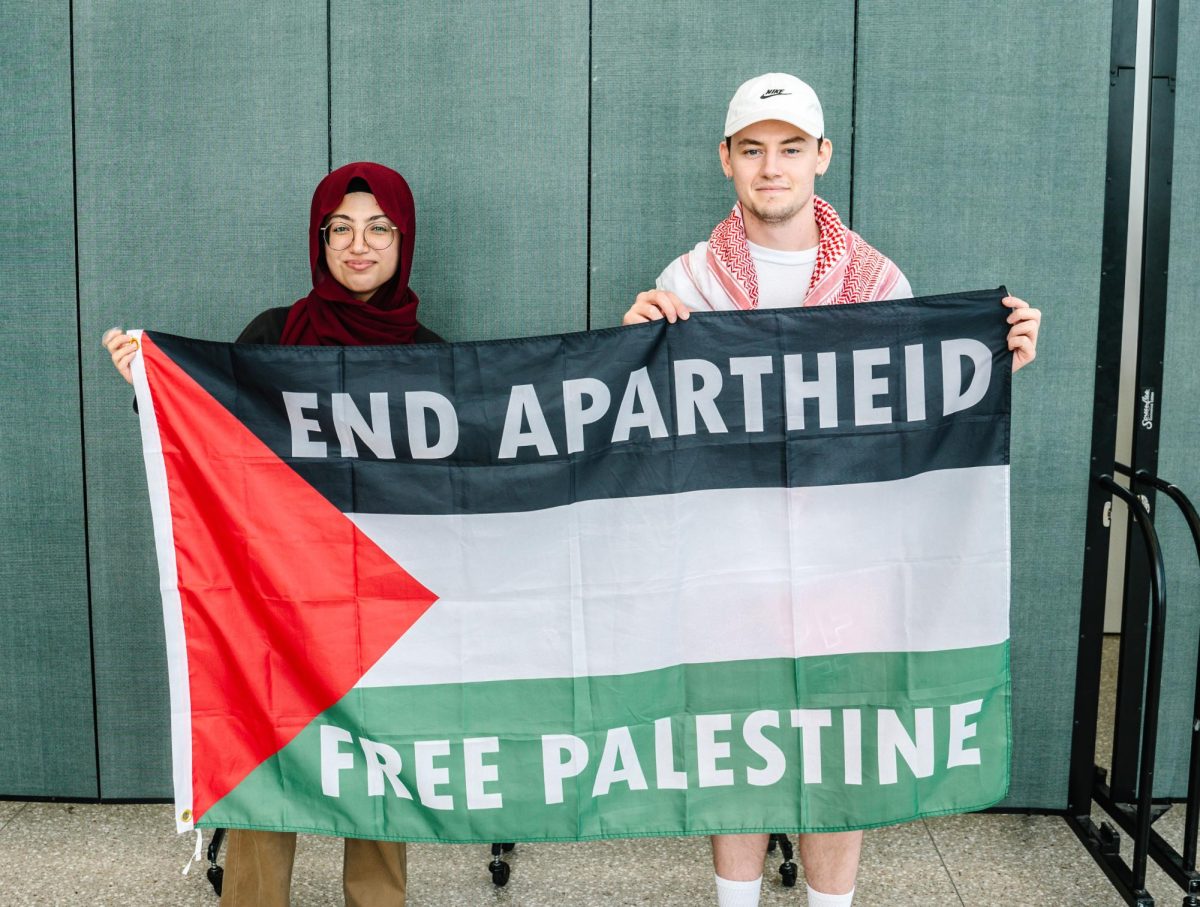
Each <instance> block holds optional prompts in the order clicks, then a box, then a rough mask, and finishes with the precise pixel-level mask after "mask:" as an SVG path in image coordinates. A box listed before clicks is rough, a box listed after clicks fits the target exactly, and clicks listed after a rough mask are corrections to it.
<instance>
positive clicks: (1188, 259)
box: [1139, 0, 1200, 797]
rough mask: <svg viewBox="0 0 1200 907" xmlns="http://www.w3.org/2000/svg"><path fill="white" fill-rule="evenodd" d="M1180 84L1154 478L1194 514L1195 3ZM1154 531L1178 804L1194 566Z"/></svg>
mask: <svg viewBox="0 0 1200 907" xmlns="http://www.w3.org/2000/svg"><path fill="white" fill-rule="evenodd" d="M1178 76H1179V78H1178V80H1177V82H1176V89H1175V159H1174V164H1173V173H1172V184H1171V186H1172V196H1173V197H1172V200H1171V265H1170V274H1169V278H1168V280H1169V283H1168V293H1167V334H1166V356H1165V358H1164V360H1163V387H1162V401H1161V403H1162V409H1161V415H1160V418H1161V419H1162V422H1161V423H1160V427H1161V434H1160V435H1159V459H1158V470H1159V475H1161V476H1162V477H1163V478H1165V479H1168V480H1169V481H1171V482H1174V483H1175V484H1176V485H1178V486H1179V487H1180V488H1181V489H1183V492H1184V493H1185V494H1186V495H1188V496H1189V497H1190V498H1191V499H1192V503H1193V504H1195V505H1196V506H1197V507H1200V459H1198V458H1197V454H1198V453H1200V367H1197V364H1196V359H1197V356H1196V350H1197V349H1200V259H1198V258H1197V250H1200V205H1198V204H1197V203H1196V199H1198V198H1200V0H1182V2H1180V4H1179V69H1178ZM1139 415H1140V411H1139ZM1154 522H1155V526H1157V527H1158V531H1159V533H1160V536H1161V539H1162V543H1163V557H1164V558H1165V559H1166V564H1167V644H1166V656H1165V659H1164V663H1165V665H1166V670H1165V671H1164V673H1163V700H1162V717H1161V719H1160V724H1159V727H1160V728H1161V731H1160V736H1159V744H1158V764H1157V766H1156V767H1155V779H1154V780H1155V788H1154V793H1155V795H1156V796H1173V797H1182V796H1185V795H1186V794H1187V768H1188V750H1189V746H1190V738H1191V729H1192V701H1193V697H1194V696H1195V692H1196V646H1197V642H1198V640H1200V567H1198V566H1197V564H1196V552H1195V548H1194V547H1193V545H1192V537H1191V535H1190V534H1189V532H1188V530H1187V526H1186V524H1185V523H1184V522H1183V519H1182V518H1181V517H1180V516H1179V512H1178V510H1177V508H1176V507H1175V505H1174V504H1172V503H1170V501H1168V500H1167V498H1166V497H1165V496H1164V495H1162V494H1160V495H1159V496H1158V511H1157V513H1156V514H1155V517H1154Z"/></svg>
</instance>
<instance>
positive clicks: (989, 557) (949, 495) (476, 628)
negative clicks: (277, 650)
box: [348, 466, 1009, 687]
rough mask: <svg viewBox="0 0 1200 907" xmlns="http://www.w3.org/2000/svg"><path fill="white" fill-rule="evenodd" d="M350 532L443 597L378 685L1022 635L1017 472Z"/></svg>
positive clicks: (727, 494)
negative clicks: (1012, 555)
mask: <svg viewBox="0 0 1200 907" xmlns="http://www.w3.org/2000/svg"><path fill="white" fill-rule="evenodd" d="M348 516H349V517H350V518H351V519H352V520H353V521H354V522H355V523H356V524H357V525H358V526H359V528H361V529H362V530H363V532H365V533H366V534H367V535H368V536H369V537H370V538H371V539H372V540H374V541H375V542H376V543H377V544H378V545H379V546H380V547H381V548H383V550H384V551H386V552H387V553H388V554H389V555H390V556H391V557H393V558H394V559H395V560H396V561H397V563H399V564H401V565H402V566H403V567H404V568H405V569H406V570H408V571H409V572H410V573H411V574H412V575H413V576H414V577H416V579H418V580H419V581H420V582H421V583H422V584H424V585H425V586H426V587H427V588H429V589H430V590H431V591H432V592H433V593H434V594H436V595H437V596H438V597H439V600H438V601H437V602H435V603H434V604H433V606H432V607H431V608H430V609H429V611H427V612H426V613H425V614H424V615H423V616H422V617H421V619H420V620H419V621H417V623H416V624H415V625H414V626H413V627H412V628H411V629H410V630H409V631H408V632H407V633H406V634H405V635H404V636H403V637H402V638H401V639H400V640H399V641H398V642H397V643H396V644H395V645H394V646H393V647H392V648H391V650H389V651H388V653H387V654H386V655H384V657H383V658H382V659H381V660H380V661H379V662H378V663H377V664H376V665H375V666H374V667H373V668H372V669H371V670H370V671H368V672H367V674H366V675H365V676H364V677H363V678H362V680H360V681H359V684H358V685H359V686H367V687H370V686H396V685H411V684H431V683H463V682H471V681H483V680H515V679H527V678H545V677H571V676H587V675H604V674H628V673H634V672H638V671H649V670H655V669H658V668H663V667H669V666H671V665H677V664H683V663H704V662H720V661H735V660H741V659H751V658H780V657H783V658H795V657H800V656H809V655H830V654H842V653H851V652H903V651H936V650H944V649H958V648H966V647H971V646H983V645H992V644H996V643H1000V642H1003V641H1004V640H1006V639H1007V638H1008V594H1009V578H1008V563H1009V531H1008V467H1007V466H985V467H972V468H967V469H956V470H944V471H938V472H929V473H923V474H921V475H918V476H914V477H912V478H907V479H901V480H898V481H893V482H879V483H867V484H859V485H836V486H818V487H810V488H791V489H789V488H752V489H722V490H716V491H694V492H687V493H683V494H675V495H654V496H648V497H638V498H614V499H605V500H595V501H585V502H580V503H577V504H573V505H571V506H566V507H555V508H551V509H548V510H540V511H532V512H523V513H506V514H451V515H435V516H404V515H388V514H348ZM789 541H790V554H789Z"/></svg>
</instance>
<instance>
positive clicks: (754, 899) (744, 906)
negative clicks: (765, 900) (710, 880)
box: [717, 876, 762, 907]
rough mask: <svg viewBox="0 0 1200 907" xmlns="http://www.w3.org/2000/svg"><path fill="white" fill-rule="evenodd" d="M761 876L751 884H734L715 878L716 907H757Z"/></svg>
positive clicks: (718, 877)
mask: <svg viewBox="0 0 1200 907" xmlns="http://www.w3.org/2000/svg"><path fill="white" fill-rule="evenodd" d="M761 890H762V876H759V877H758V878H757V879H755V880H754V881H753V882H735V881H733V880H732V879H723V878H721V877H720V876H717V907H758V894H759V892H760V891H761Z"/></svg>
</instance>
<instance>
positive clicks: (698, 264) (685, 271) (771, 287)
mask: <svg viewBox="0 0 1200 907" xmlns="http://www.w3.org/2000/svg"><path fill="white" fill-rule="evenodd" d="M747 245H748V246H749V247H750V256H751V257H752V258H753V259H754V270H755V272H756V273H757V274H758V307H759V308H760V309H782V308H788V307H792V306H799V305H801V304H802V303H803V302H804V297H805V295H806V294H807V293H808V284H809V281H810V280H811V279H812V272H813V268H815V267H816V266H817V250H816V248H815V247H814V248H812V249H804V250H802V251H800V252H781V251H779V250H778V249H768V248H766V247H764V246H759V245H755V244H754V243H752V242H749V240H747ZM707 252H708V243H706V242H702V243H699V244H698V245H697V246H696V248H695V249H693V250H692V251H691V252H688V253H686V254H684V255H681V256H679V258H677V259H675V260H674V261H673V262H671V263H670V264H669V265H667V267H666V269H665V270H664V271H663V272H662V273H661V274H659V275H658V280H656V281H655V282H654V285H655V286H656V287H657V288H658V289H660V290H670V291H671V292H672V293H674V294H675V295H676V296H678V297H679V298H680V299H681V300H683V304H684V305H686V306H687V307H688V308H689V309H691V310H692V311H694V312H707V311H710V310H712V309H724V308H732V303H731V302H729V300H728V299H726V298H724V296H723V294H722V298H720V299H716V300H709V299H706V298H705V296H704V294H703V293H701V291H700V287H699V286H697V280H696V279H693V276H692V274H689V270H691V271H693V272H694V273H695V274H696V275H697V278H698V279H700V282H701V283H702V284H703V282H704V280H703V278H702V277H700V275H701V274H703V272H704V270H705V269H706V267H707V266H706V265H705V260H706V256H707ZM912 295H913V291H912V287H911V286H910V285H909V283H908V278H906V277H905V276H904V275H903V274H901V275H900V277H899V279H898V280H897V281H896V285H895V286H894V287H892V290H891V292H890V293H888V295H887V296H886V297H885V298H887V299H912Z"/></svg>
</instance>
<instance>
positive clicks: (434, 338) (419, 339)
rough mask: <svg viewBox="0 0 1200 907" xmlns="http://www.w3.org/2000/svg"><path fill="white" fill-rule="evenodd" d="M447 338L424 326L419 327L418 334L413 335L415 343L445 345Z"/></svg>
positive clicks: (419, 325)
mask: <svg viewBox="0 0 1200 907" xmlns="http://www.w3.org/2000/svg"><path fill="white" fill-rule="evenodd" d="M445 342H446V338H445V337H443V336H441V335H440V334H437V333H435V332H433V331H431V330H429V328H427V327H425V325H423V324H418V325H417V332H416V333H415V334H413V343H445Z"/></svg>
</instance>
